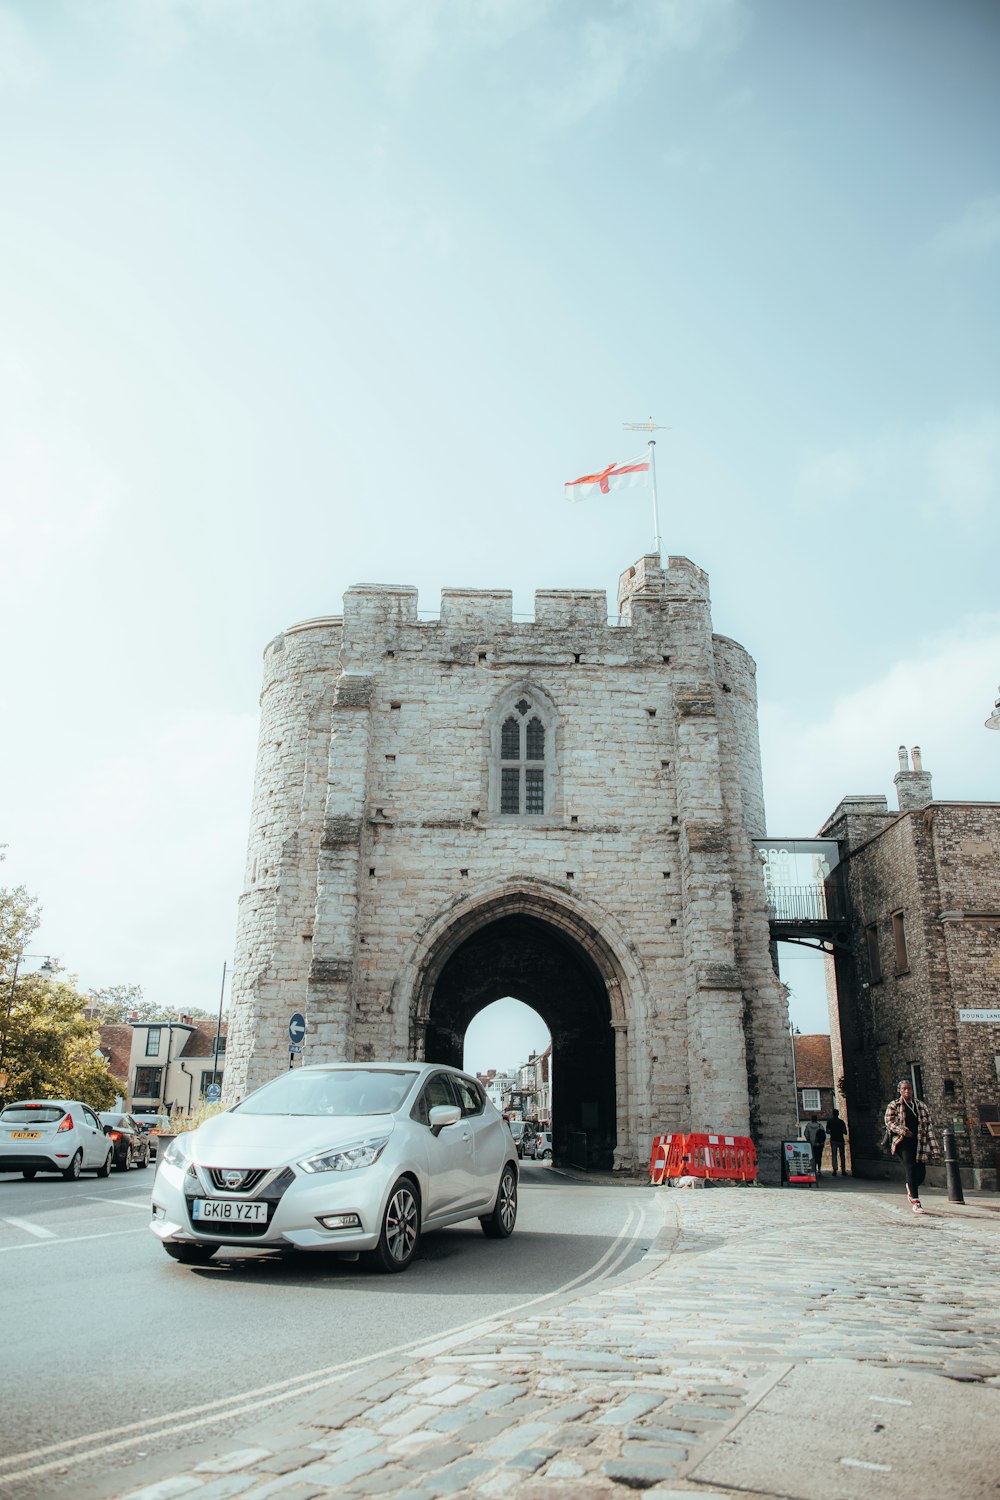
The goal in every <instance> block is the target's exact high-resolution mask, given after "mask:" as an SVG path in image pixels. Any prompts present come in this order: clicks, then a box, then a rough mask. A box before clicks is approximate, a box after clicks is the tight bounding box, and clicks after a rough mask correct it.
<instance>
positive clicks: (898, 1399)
mask: <svg viewBox="0 0 1000 1500" xmlns="http://www.w3.org/2000/svg"><path fill="white" fill-rule="evenodd" d="M868 1399H869V1401H881V1402H883V1403H884V1404H885V1405H886V1406H912V1405H913V1402H912V1401H906V1400H904V1398H903V1397H902V1396H869V1397H868Z"/></svg>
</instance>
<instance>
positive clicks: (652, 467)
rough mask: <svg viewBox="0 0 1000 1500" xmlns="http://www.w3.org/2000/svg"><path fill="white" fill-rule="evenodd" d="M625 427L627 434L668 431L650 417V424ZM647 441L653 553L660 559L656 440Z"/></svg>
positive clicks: (639, 423)
mask: <svg viewBox="0 0 1000 1500" xmlns="http://www.w3.org/2000/svg"><path fill="white" fill-rule="evenodd" d="M623 426H624V428H625V431H626V432H665V431H666V428H664V427H660V426H659V425H658V424H657V423H656V422H654V421H653V419H652V417H650V419H649V421H648V422H625V423H623ZM647 441H648V443H649V478H650V483H651V484H652V487H653V551H654V552H655V553H656V555H657V557H659V556H660V553H661V551H662V548H663V543H662V541H661V539H660V511H659V507H658V505H657V503H656V439H655V438H654V437H651V438H649V439H647Z"/></svg>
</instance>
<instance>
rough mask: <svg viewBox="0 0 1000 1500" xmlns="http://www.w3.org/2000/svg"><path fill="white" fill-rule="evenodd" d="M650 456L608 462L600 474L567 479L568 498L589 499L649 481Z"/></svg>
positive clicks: (628, 488) (632, 487)
mask: <svg viewBox="0 0 1000 1500" xmlns="http://www.w3.org/2000/svg"><path fill="white" fill-rule="evenodd" d="M648 475H649V457H648V455H646V456H640V457H639V458H631V459H629V461H628V463H624V464H608V467H607V468H606V469H602V470H601V471H600V473H598V474H584V475H582V476H581V478H579V479H569V480H567V481H566V485H565V491H566V499H567V500H589V499H591V498H592V496H594V495H606V494H608V492H609V491H610V490H630V489H634V488H635V487H636V486H637V485H644V484H646V483H647V480H648Z"/></svg>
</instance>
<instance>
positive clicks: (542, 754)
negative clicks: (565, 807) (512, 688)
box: [493, 694, 552, 817]
mask: <svg viewBox="0 0 1000 1500" xmlns="http://www.w3.org/2000/svg"><path fill="white" fill-rule="evenodd" d="M550 717H551V711H550V710H549V709H548V708H547V707H546V706H545V705H543V704H542V703H540V702H538V701H535V702H532V700H531V699H530V698H528V697H527V696H526V695H525V694H522V695H521V696H520V697H519V698H518V699H517V701H516V702H515V703H511V704H509V706H507V705H505V706H504V709H503V710H501V716H500V724H499V728H500V735H499V741H500V743H499V750H500V755H499V767H498V768H497V769H498V772H499V774H498V777H497V782H496V785H497V792H498V795H497V800H496V802H495V803H493V806H494V807H495V808H496V809H497V810H498V811H499V812H501V813H505V814H508V815H512V816H519V815H521V816H523V815H525V814H529V815H533V816H535V817H538V816H540V815H541V814H543V813H546V812H550V811H551V810H552V809H551V801H552V797H551V788H550V787H549V786H547V785H546V775H547V773H548V772H549V771H550V770H551V766H550V764H548V763H547V760H546V750H547V748H551V747H550V746H548V745H547V739H549V738H550V737H549V736H548V735H547V731H546V720H547V719H549V718H550ZM494 745H496V741H495V740H494ZM495 753H496V752H495V751H494V754H495Z"/></svg>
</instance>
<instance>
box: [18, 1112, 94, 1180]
mask: <svg viewBox="0 0 1000 1500" xmlns="http://www.w3.org/2000/svg"><path fill="white" fill-rule="evenodd" d="M113 1155H114V1146H113V1144H112V1142H111V1141H109V1140H108V1137H107V1136H106V1135H105V1133H104V1127H103V1125H102V1124H101V1122H100V1120H99V1119H98V1118H97V1116H96V1114H95V1113H94V1111H93V1110H92V1109H91V1108H90V1106H89V1104H81V1102H80V1100H79V1099H22V1100H20V1101H19V1102H18V1103H16V1104H8V1105H6V1106H5V1107H4V1109H2V1110H0V1172H20V1174H21V1176H22V1177H26V1178H28V1180H29V1181H30V1180H31V1178H32V1177H34V1176H35V1175H36V1174H37V1173H38V1172H61V1173H62V1175H63V1176H64V1177H65V1178H66V1179H67V1181H69V1182H75V1181H76V1180H77V1178H78V1177H79V1175H80V1173H81V1172H96V1173H97V1175H98V1177H107V1176H108V1174H109V1173H110V1171H111V1158H112V1156H113Z"/></svg>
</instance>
